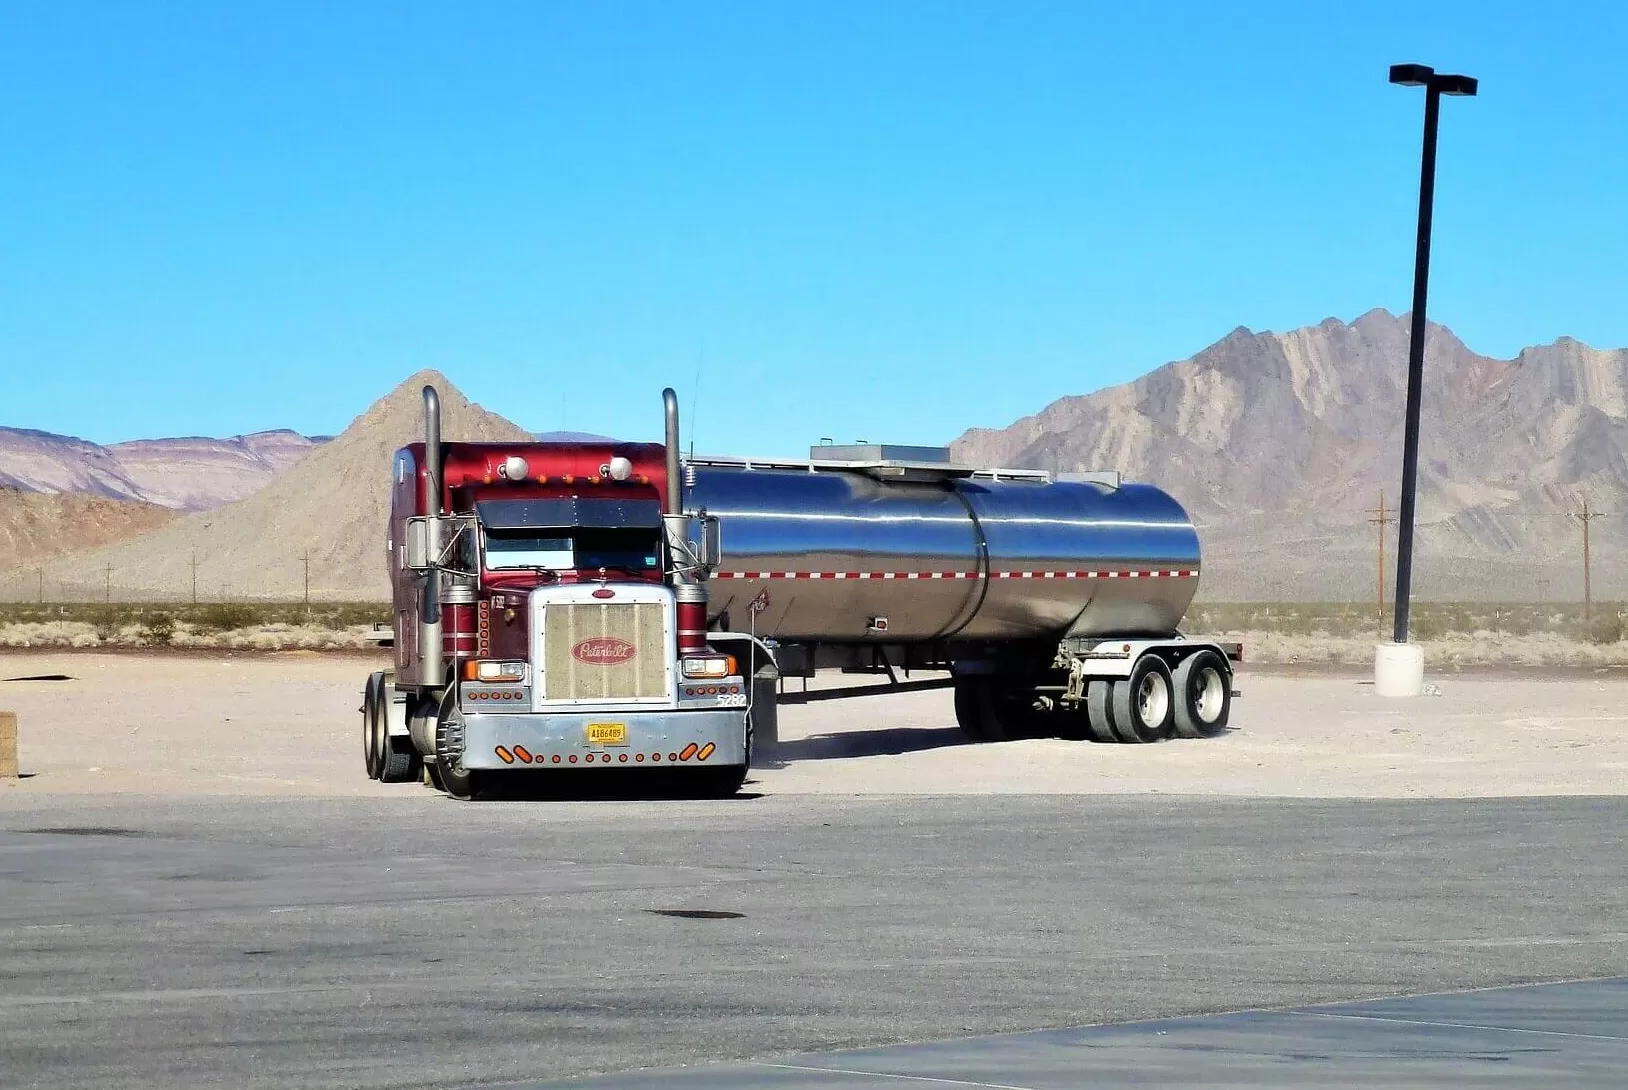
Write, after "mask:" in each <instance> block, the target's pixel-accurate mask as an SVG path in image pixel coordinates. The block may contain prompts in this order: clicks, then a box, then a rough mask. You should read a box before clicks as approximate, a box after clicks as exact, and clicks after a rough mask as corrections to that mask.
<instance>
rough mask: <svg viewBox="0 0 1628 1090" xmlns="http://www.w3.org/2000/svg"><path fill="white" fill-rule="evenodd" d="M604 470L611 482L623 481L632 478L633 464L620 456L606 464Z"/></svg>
mask: <svg viewBox="0 0 1628 1090" xmlns="http://www.w3.org/2000/svg"><path fill="white" fill-rule="evenodd" d="M605 468H606V469H607V470H608V472H609V476H610V479H611V480H613V481H625V480H627V479H628V478H629V477H631V476H633V463H632V462H630V461H628V460H627V459H626V458H624V457H622V456H621V455H620V454H618V455H617V456H616V457H614V458H612V459H611V460H610V461H609V462H608V463H606V467H605Z"/></svg>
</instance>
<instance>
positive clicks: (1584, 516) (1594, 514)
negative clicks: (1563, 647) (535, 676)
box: [1567, 496, 1605, 625]
mask: <svg viewBox="0 0 1628 1090" xmlns="http://www.w3.org/2000/svg"><path fill="white" fill-rule="evenodd" d="M1567 514H1569V515H1570V516H1571V517H1572V518H1574V519H1576V520H1577V521H1578V522H1580V523H1582V525H1583V623H1584V624H1585V625H1586V624H1588V622H1589V613H1590V612H1591V610H1592V608H1593V604H1594V603H1593V600H1592V599H1593V593H1592V590H1593V588H1592V587H1590V586H1589V570H1588V524H1589V523H1591V522H1593V521H1594V520H1595V519H1598V518H1604V517H1605V512H1604V511H1595V510H1593V509H1592V508H1590V507H1589V505H1588V497H1587V496H1584V497H1583V509H1582V510H1581V511H1568V512H1567Z"/></svg>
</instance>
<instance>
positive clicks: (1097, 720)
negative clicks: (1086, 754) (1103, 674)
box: [1085, 678, 1119, 742]
mask: <svg viewBox="0 0 1628 1090" xmlns="http://www.w3.org/2000/svg"><path fill="white" fill-rule="evenodd" d="M1085 722H1086V726H1087V727H1088V728H1089V729H1090V732H1091V738H1092V740H1094V741H1097V742H1117V741H1119V734H1118V732H1117V731H1115V730H1114V683H1113V682H1111V681H1105V680H1102V679H1100V678H1099V679H1098V680H1096V681H1091V682H1088V683H1087V684H1086V687H1085Z"/></svg>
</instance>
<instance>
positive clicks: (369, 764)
mask: <svg viewBox="0 0 1628 1090" xmlns="http://www.w3.org/2000/svg"><path fill="white" fill-rule="evenodd" d="M383 682H384V674H383V672H379V673H374V674H369V675H368V678H367V685H366V686H364V687H363V689H362V763H363V765H365V766H366V768H367V778H368V779H370V780H376V779H378V778H379V775H380V773H381V772H382V770H383V769H384V718H383V716H382V715H380V712H379V691H380V689H381V688H383Z"/></svg>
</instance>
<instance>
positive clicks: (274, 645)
mask: <svg viewBox="0 0 1628 1090" xmlns="http://www.w3.org/2000/svg"><path fill="white" fill-rule="evenodd" d="M389 618H390V611H389V607H388V606H383V605H375V604H372V603H339V604H323V605H313V606H311V607H310V608H309V609H307V608H306V607H305V606H304V605H303V604H292V605H290V604H269V605H244V604H239V603H226V604H222V603H201V604H198V605H190V604H189V605H163V606H155V605H112V606H108V605H100V604H84V603H80V604H67V605H61V604H56V603H47V604H44V605H40V604H8V605H3V606H0V647H8V648H47V647H79V648H86V647H182V648H213V647H222V648H240V649H244V650H256V651H279V650H288V649H308V650H314V651H340V650H355V649H360V648H370V647H374V646H377V645H376V644H375V643H374V642H373V641H372V640H370V639H368V634H369V633H371V632H372V631H373V626H374V624H375V623H380V624H383V623H388V621H389Z"/></svg>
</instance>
